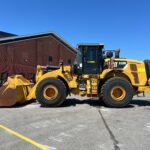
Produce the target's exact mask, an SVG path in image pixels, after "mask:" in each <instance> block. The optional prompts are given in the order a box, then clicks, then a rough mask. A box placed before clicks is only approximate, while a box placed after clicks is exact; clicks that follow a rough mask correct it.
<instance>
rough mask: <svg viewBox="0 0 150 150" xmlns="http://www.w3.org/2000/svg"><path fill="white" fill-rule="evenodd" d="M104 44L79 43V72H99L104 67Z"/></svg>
mask: <svg viewBox="0 0 150 150" xmlns="http://www.w3.org/2000/svg"><path fill="white" fill-rule="evenodd" d="M103 48H104V45H103V44H79V45H78V48H77V49H78V54H77V60H76V61H77V66H76V67H77V68H76V73H77V74H98V73H100V72H102V68H103V52H102V50H103Z"/></svg>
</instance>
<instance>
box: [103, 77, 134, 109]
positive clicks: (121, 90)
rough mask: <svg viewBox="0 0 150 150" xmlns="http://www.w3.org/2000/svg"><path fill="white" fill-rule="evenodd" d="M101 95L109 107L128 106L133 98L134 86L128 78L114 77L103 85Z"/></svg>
mask: <svg viewBox="0 0 150 150" xmlns="http://www.w3.org/2000/svg"><path fill="white" fill-rule="evenodd" d="M101 96H102V99H103V102H104V103H105V104H106V106H108V107H114V108H121V107H126V106H127V105H128V104H129V103H130V101H131V100H132V98H133V87H132V85H131V84H130V82H129V81H127V80H126V79H124V78H121V77H113V78H111V79H109V80H107V81H106V82H105V84H104V85H103V86H102V88H101Z"/></svg>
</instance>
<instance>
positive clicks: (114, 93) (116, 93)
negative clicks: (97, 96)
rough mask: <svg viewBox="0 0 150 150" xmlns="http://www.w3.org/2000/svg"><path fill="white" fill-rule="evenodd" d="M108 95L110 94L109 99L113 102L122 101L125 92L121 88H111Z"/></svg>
mask: <svg viewBox="0 0 150 150" xmlns="http://www.w3.org/2000/svg"><path fill="white" fill-rule="evenodd" d="M110 93H111V97H112V98H113V99H114V100H115V101H122V100H123V99H124V98H125V96H126V91H125V89H124V88H123V87H121V86H115V87H113V88H112V90H111V92H110Z"/></svg>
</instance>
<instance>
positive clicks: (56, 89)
mask: <svg viewBox="0 0 150 150" xmlns="http://www.w3.org/2000/svg"><path fill="white" fill-rule="evenodd" d="M66 91H67V90H66V86H65V85H64V83H63V82H62V81H61V80H59V79H56V78H46V79H43V80H42V81H40V82H39V84H38V85H37V88H36V99H37V101H38V102H39V103H40V104H41V105H42V106H45V107H57V106H60V105H61V104H62V103H63V102H64V100H65V99H66V95H67V92H66ZM48 92H49V93H48ZM45 93H48V94H50V95H51V96H52V97H51V96H49V95H48V94H46V96H45ZM49 97H51V98H49Z"/></svg>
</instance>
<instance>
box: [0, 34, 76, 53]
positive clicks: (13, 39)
mask: <svg viewBox="0 0 150 150" xmlns="http://www.w3.org/2000/svg"><path fill="white" fill-rule="evenodd" d="M49 35H51V36H53V37H54V38H56V39H58V40H59V41H60V42H61V43H63V44H64V45H65V46H67V47H68V48H70V49H71V50H72V51H73V52H75V53H77V50H76V49H75V48H74V47H72V46H71V45H70V44H69V43H68V42H66V41H65V40H64V39H63V38H62V37H60V36H59V35H58V34H56V33H54V32H43V33H35V34H28V35H19V36H12V37H5V38H0V44H4V43H10V42H16V41H22V40H26V39H32V38H39V37H44V36H49Z"/></svg>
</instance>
